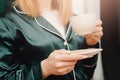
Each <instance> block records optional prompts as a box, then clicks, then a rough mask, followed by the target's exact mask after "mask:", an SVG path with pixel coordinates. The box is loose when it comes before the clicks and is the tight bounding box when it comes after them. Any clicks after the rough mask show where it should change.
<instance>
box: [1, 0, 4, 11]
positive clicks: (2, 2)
mask: <svg viewBox="0 0 120 80" xmlns="http://www.w3.org/2000/svg"><path fill="white" fill-rule="evenodd" d="M4 8H5V2H4V0H0V13H2V12H3V11H4Z"/></svg>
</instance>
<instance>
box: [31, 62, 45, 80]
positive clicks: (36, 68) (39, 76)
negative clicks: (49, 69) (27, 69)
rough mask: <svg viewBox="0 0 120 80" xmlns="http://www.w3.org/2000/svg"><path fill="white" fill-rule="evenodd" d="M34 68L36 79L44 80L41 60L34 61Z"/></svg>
mask: <svg viewBox="0 0 120 80" xmlns="http://www.w3.org/2000/svg"><path fill="white" fill-rule="evenodd" d="M32 68H33V73H34V76H35V80H43V76H42V70H41V64H40V62H36V63H34V65H33V67H32Z"/></svg>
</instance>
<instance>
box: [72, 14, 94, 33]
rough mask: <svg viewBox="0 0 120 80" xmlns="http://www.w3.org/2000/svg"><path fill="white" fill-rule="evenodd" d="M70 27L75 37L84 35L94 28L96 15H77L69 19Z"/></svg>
mask: <svg viewBox="0 0 120 80" xmlns="http://www.w3.org/2000/svg"><path fill="white" fill-rule="evenodd" d="M70 23H71V26H72V28H73V30H74V31H75V32H76V34H77V35H86V34H90V33H92V32H93V30H94V29H95V27H96V14H94V13H93V14H92V13H91V14H90V13H89V14H79V15H77V16H73V17H71V19H70Z"/></svg>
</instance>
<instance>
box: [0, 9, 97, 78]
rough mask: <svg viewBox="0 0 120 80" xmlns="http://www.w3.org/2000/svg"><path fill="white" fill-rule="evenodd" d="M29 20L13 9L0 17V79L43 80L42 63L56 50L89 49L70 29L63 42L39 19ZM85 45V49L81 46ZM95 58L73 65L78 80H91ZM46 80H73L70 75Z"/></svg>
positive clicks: (59, 36) (43, 20)
mask: <svg viewBox="0 0 120 80" xmlns="http://www.w3.org/2000/svg"><path fill="white" fill-rule="evenodd" d="M36 19H37V20H38V22H39V24H40V25H38V24H37V23H36V21H35V19H34V18H30V17H28V16H26V15H25V14H21V13H18V12H16V11H15V10H14V9H12V10H11V11H10V12H8V13H6V14H5V16H3V17H1V18H0V80H43V78H42V70H41V64H40V63H41V61H42V60H44V59H46V58H47V57H48V56H49V54H50V53H51V52H53V51H54V50H59V49H67V46H66V44H64V43H65V41H67V42H68V45H69V48H70V50H77V49H82V48H88V47H89V46H87V45H86V44H85V40H84V37H83V36H78V35H75V33H74V32H73V30H72V28H70V29H66V32H67V35H66V39H65V40H64V39H63V38H62V37H61V34H60V33H59V32H58V31H57V30H56V29H55V28H54V27H53V26H52V25H51V24H50V23H49V22H48V21H47V20H45V18H43V17H42V16H39V17H37V18H36ZM84 46H86V47H84ZM96 60H97V56H94V57H93V58H90V59H85V60H82V61H78V63H77V64H76V66H75V73H76V78H77V80H90V78H91V77H92V75H93V72H94V69H95V66H94V67H91V68H87V67H84V66H83V65H84V64H86V65H92V64H94V63H95V62H96ZM46 80H74V79H73V73H72V72H70V73H68V74H66V75H63V76H56V75H51V76H49V77H48V78H47V79H46Z"/></svg>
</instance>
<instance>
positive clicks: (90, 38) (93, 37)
mask: <svg viewBox="0 0 120 80" xmlns="http://www.w3.org/2000/svg"><path fill="white" fill-rule="evenodd" d="M101 25H102V21H101V20H99V21H97V22H96V28H95V29H94V31H93V32H92V33H91V34H88V35H85V39H86V42H87V44H88V45H90V46H92V45H95V44H96V43H97V42H98V41H99V40H100V38H101V37H102V36H103V31H102V30H103V28H102V26H101Z"/></svg>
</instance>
